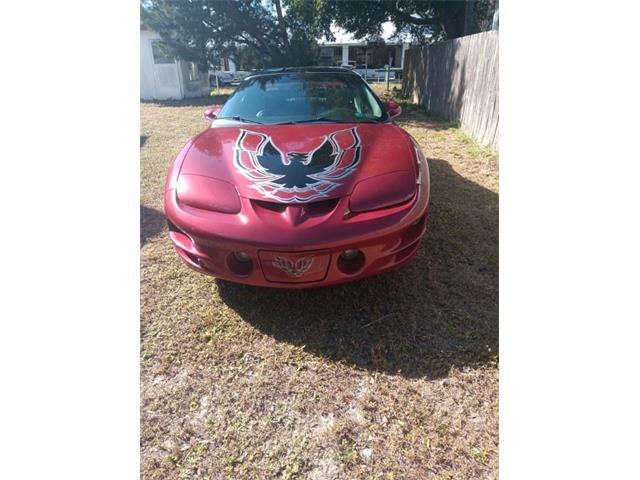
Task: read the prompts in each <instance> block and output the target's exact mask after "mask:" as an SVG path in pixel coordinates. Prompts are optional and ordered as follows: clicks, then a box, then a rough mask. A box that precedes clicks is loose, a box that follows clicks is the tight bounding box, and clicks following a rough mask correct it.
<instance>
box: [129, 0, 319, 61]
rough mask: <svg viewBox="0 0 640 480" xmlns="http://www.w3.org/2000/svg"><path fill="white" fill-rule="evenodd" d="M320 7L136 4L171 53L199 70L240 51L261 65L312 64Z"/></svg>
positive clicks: (237, 1) (243, 1) (235, 1)
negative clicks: (248, 52) (259, 58)
mask: <svg viewBox="0 0 640 480" xmlns="http://www.w3.org/2000/svg"><path fill="white" fill-rule="evenodd" d="M324 8H325V5H324V4H323V3H322V2H321V1H319V0H314V1H308V0H269V1H266V0H181V1H178V2H176V1H172V0H142V2H141V12H140V17H141V21H142V22H143V24H144V25H145V26H147V27H148V28H151V29H152V30H155V31H156V32H158V33H159V34H160V36H161V37H162V40H163V41H164V43H165V45H166V48H168V49H169V51H170V52H171V53H173V54H174V55H176V56H178V57H180V58H181V59H183V60H186V61H191V62H195V63H197V64H198V65H200V67H201V68H203V69H205V70H207V69H208V68H209V67H211V66H214V65H218V64H219V59H220V57H222V56H229V57H231V58H234V57H235V56H236V55H238V56H240V54H239V50H240V49H242V48H249V49H251V50H252V53H251V54H250V55H244V56H245V57H249V58H255V57H256V55H255V54H256V53H257V54H258V56H259V57H261V60H262V62H261V63H262V64H263V65H264V66H266V67H269V66H296V65H308V64H310V63H313V61H314V60H315V57H316V52H315V49H316V48H317V46H316V38H318V37H320V36H321V35H322V34H329V31H328V26H327V25H328V23H327V21H326V17H325V16H324V13H323V10H324Z"/></svg>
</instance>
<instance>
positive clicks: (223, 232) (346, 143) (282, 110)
mask: <svg viewBox="0 0 640 480" xmlns="http://www.w3.org/2000/svg"><path fill="white" fill-rule="evenodd" d="M400 112H401V108H400V106H399V105H398V104H396V103H395V102H391V101H390V102H387V103H385V104H383V103H382V102H381V101H380V100H379V99H378V98H377V97H376V95H375V94H374V93H373V92H372V91H371V89H370V88H369V86H368V85H367V84H366V82H364V81H363V80H362V78H360V77H359V76H358V75H357V74H355V73H353V72H351V71H349V70H347V69H343V68H320V67H316V68H312V67H309V68H282V69H275V70H268V71H263V72H259V73H256V74H254V75H251V76H249V77H247V78H245V80H244V81H243V82H242V83H241V84H240V86H239V87H238V88H237V89H236V91H235V93H234V94H233V95H232V96H231V97H230V98H229V99H228V100H227V102H226V103H225V104H224V106H222V108H210V109H207V110H206V111H205V118H206V119H208V120H210V121H211V126H210V127H209V128H208V129H206V130H205V131H203V132H202V133H200V134H199V135H197V136H195V137H194V138H192V139H191V140H190V141H189V142H188V143H187V144H186V145H185V146H184V147H183V148H182V150H181V151H180V153H179V154H178V156H177V157H176V159H175V160H174V162H173V163H172V165H171V167H170V169H169V174H168V177H167V183H166V189H165V196H164V206H165V214H166V217H167V220H168V225H169V236H170V238H171V240H172V241H173V243H174V245H175V248H176V250H177V252H178V254H179V255H180V257H181V258H182V260H184V262H185V263H186V264H187V265H189V266H190V267H191V268H193V269H195V270H197V271H199V272H202V273H206V274H210V275H214V276H216V277H220V278H222V279H226V280H229V281H234V282H240V283H246V284H251V285H259V286H269V287H287V288H300V287H314V286H319V285H329V284H335V283H341V282H347V281H352V280H357V279H361V278H364V277H367V276H370V275H374V274H378V273H380V272H383V271H386V270H389V269H392V268H396V267H399V266H402V265H404V264H405V263H407V262H408V261H409V260H410V259H411V258H412V257H413V256H414V254H415V253H416V250H417V249H418V245H419V243H420V239H421V238H422V236H423V235H424V233H425V229H426V222H427V206H428V203H429V169H428V166H427V162H426V160H425V157H424V155H423V154H422V152H421V151H420V147H419V146H418V145H417V143H416V142H415V141H414V140H413V138H412V137H411V136H410V135H409V134H408V133H407V132H405V131H404V130H402V129H401V128H400V127H398V126H397V125H395V123H394V122H393V121H392V119H393V118H395V117H397V116H398V115H399V114H400Z"/></svg>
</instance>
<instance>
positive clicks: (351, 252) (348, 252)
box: [340, 248, 360, 261]
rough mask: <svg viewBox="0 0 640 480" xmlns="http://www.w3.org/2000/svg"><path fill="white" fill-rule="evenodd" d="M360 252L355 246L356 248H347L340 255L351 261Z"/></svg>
mask: <svg viewBox="0 0 640 480" xmlns="http://www.w3.org/2000/svg"><path fill="white" fill-rule="evenodd" d="M359 253H360V250H357V249H355V248H354V249H350V250H345V251H344V252H342V253H341V254H340V256H341V257H342V258H343V259H344V260H347V261H349V260H353V259H355V258H356V257H357V256H358V254H359Z"/></svg>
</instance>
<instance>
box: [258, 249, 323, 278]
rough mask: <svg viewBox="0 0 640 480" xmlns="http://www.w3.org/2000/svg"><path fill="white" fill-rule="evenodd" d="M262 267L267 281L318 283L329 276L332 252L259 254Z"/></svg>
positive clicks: (271, 252)
mask: <svg viewBox="0 0 640 480" xmlns="http://www.w3.org/2000/svg"><path fill="white" fill-rule="evenodd" d="M258 257H259V258H260V266H261V267H262V272H263V273H264V276H265V278H266V279H267V280H269V281H270V282H279V283H304V282H318V281H320V280H323V279H324V278H325V277H326V275H327V270H328V268H329V260H330V258H331V251H330V250H310V251H306V252H275V251H266V250H262V251H260V252H258Z"/></svg>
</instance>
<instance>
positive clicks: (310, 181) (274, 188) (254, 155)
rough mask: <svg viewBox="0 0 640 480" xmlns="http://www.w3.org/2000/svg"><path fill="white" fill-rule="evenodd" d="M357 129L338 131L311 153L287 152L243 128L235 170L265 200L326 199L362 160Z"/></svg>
mask: <svg viewBox="0 0 640 480" xmlns="http://www.w3.org/2000/svg"><path fill="white" fill-rule="evenodd" d="M361 148H362V147H361V141H360V137H359V136H358V131H357V127H352V128H348V129H344V130H337V131H335V132H333V133H330V134H328V135H326V136H325V137H324V139H323V140H322V142H321V143H320V144H319V145H317V146H316V147H315V148H313V149H312V150H310V151H308V152H293V151H291V152H286V153H285V152H284V151H282V150H281V149H280V148H278V146H277V145H276V144H275V142H274V141H273V140H272V138H271V137H270V136H269V135H267V134H265V133H261V132H253V131H249V130H245V129H240V132H239V135H238V138H237V139H236V142H235V146H234V158H233V163H234V167H235V169H236V171H237V172H238V173H240V174H242V175H243V176H245V177H246V178H248V179H249V180H250V181H251V182H252V183H251V184H250V187H251V188H254V189H256V190H258V191H259V192H260V194H261V195H262V196H263V197H264V198H265V199H272V200H277V201H280V202H299V203H306V202H310V201H312V200H316V199H318V198H322V197H326V196H327V194H328V193H329V192H330V191H331V190H333V189H334V188H336V187H338V186H339V185H341V183H342V182H341V180H342V179H345V178H346V177H347V176H349V175H351V174H352V173H353V172H354V171H355V169H356V168H357V167H358V165H359V163H360V159H361V153H362V152H361Z"/></svg>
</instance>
